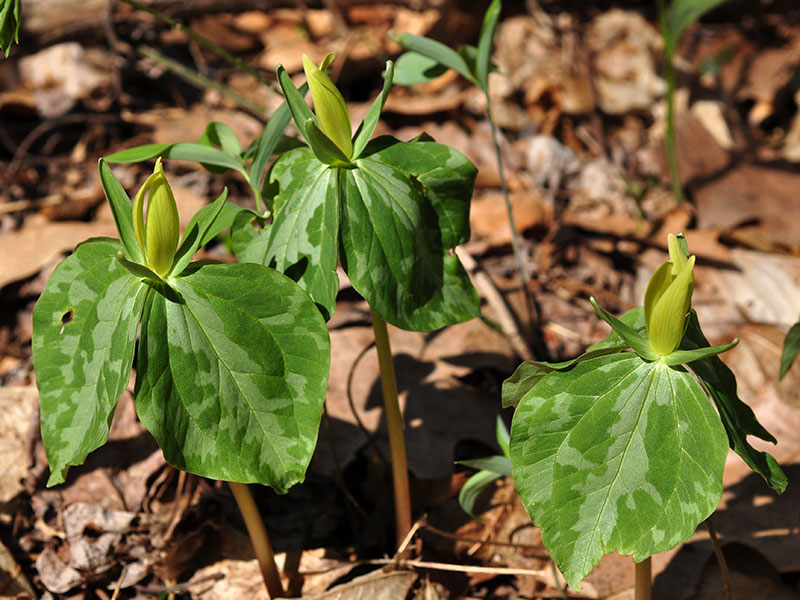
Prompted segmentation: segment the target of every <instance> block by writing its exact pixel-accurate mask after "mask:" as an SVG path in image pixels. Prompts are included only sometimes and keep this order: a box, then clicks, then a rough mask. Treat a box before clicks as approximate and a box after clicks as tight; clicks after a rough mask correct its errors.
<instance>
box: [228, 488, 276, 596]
mask: <svg viewBox="0 0 800 600" xmlns="http://www.w3.org/2000/svg"><path fill="white" fill-rule="evenodd" d="M228 485H230V486H231V491H232V492H233V497H234V498H235V499H236V504H238V505H239V511H240V512H241V513H242V517H243V518H244V524H245V526H246V527H247V533H248V534H249V535H250V541H251V542H252V544H253V550H254V551H255V553H256V558H257V559H258V566H259V567H260V568H261V576H262V577H263V578H264V583H265V584H266V586H267V592H269V597H270V598H283V597H285V596H286V593H285V592H284V590H283V584H282V583H281V576H280V573H279V572H278V566H277V565H276V564H275V553H274V552H273V551H272V544H270V543H269V536H268V535H267V529H266V527H264V520H263V519H262V518H261V514H260V513H259V512H258V507H257V506H256V502H255V500H253V494H252V493H251V492H250V488H249V487H247V485H246V484H244V483H236V482H235V481H229V482H228Z"/></svg>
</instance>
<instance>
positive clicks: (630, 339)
mask: <svg viewBox="0 0 800 600" xmlns="http://www.w3.org/2000/svg"><path fill="white" fill-rule="evenodd" d="M589 301H590V302H591V303H592V306H594V310H595V312H596V313H597V316H599V317H600V318H601V319H603V321H605V322H606V323H608V324H609V325H610V326H611V329H613V330H614V332H615V333H616V334H617V335H618V336H619V337H620V338H621V339H623V340H624V341H625V343H626V344H628V345H629V346H630V347H631V348H632V349H633V351H634V352H636V354H638V355H639V356H641V357H642V358H643V359H645V360H656V359H657V358H659V355H658V354H657V353H656V351H655V350H653V348H652V346H650V340H648V339H647V338H646V337H645V336H643V335H640V334H639V333H637V332H636V331H635V330H634V329H633V328H631V327H630V326H628V325H626V324H625V323H624V322H623V321H620V320H619V319H617V318H616V317H615V316H614V315H611V314H609V313H607V312H606V311H604V310H603V309H602V308H600V307H599V306H598V305H597V302H595V299H594V298H589Z"/></svg>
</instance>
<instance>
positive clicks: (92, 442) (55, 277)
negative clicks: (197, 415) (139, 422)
mask: <svg viewBox="0 0 800 600" xmlns="http://www.w3.org/2000/svg"><path fill="white" fill-rule="evenodd" d="M121 250H122V245H121V244H120V242H119V240H113V239H105V238H96V239H92V240H88V241H86V242H83V243H82V244H79V245H78V247H77V248H75V251H74V252H73V253H72V254H70V255H69V256H68V257H67V258H65V259H64V260H63V261H62V262H61V263H60V264H59V265H58V266H57V267H56V269H55V271H53V274H52V275H51V276H50V279H49V280H48V282H47V285H46V286H45V289H44V291H43V292H42V294H41V296H40V298H39V300H38V302H37V303H36V306H35V308H34V310H33V343H32V346H33V363H34V367H35V369H36V385H37V386H38V388H39V404H40V410H41V428H42V440H43V441H44V446H45V452H46V453H47V460H48V462H49V463H50V478H49V480H48V482H47V485H48V486H52V485H56V484H59V483H63V482H64V480H65V478H66V475H67V470H68V468H69V467H70V466H75V465H80V464H82V463H83V461H84V460H85V459H86V455H87V454H88V453H89V452H91V451H92V450H94V449H96V448H99V447H100V446H102V445H103V444H105V442H106V440H107V439H108V430H109V425H110V423H111V419H112V417H113V416H114V409H115V407H116V405H117V400H118V399H119V397H120V395H121V394H122V392H123V391H125V388H126V387H127V385H128V381H129V379H130V371H131V364H132V363H133V355H134V349H135V347H136V332H137V329H138V326H139V318H140V316H141V312H142V306H143V304H144V301H145V296H146V295H147V290H148V287H147V286H146V285H143V284H142V283H141V282H140V281H139V279H138V278H136V277H134V276H133V275H131V274H130V273H129V272H128V271H127V270H125V268H124V267H123V266H122V265H121V264H120V263H119V262H118V261H117V260H116V258H115V255H116V254H117V253H118V252H121Z"/></svg>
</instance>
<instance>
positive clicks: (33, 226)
mask: <svg viewBox="0 0 800 600" xmlns="http://www.w3.org/2000/svg"><path fill="white" fill-rule="evenodd" d="M115 234H116V229H115V227H114V225H113V224H109V223H69V222H67V223H51V222H49V221H47V220H46V219H44V218H42V217H39V216H38V215H34V216H32V217H31V218H30V219H28V220H27V221H26V222H25V224H24V226H23V227H22V228H21V229H19V230H17V231H9V232H6V233H3V235H2V236H0V256H3V257H6V258H5V260H3V261H0V288H2V287H4V286H6V285H8V284H9V283H11V282H13V281H19V280H20V279H24V278H26V277H30V276H31V275H34V274H36V273H38V272H39V270H40V269H41V268H42V267H44V266H45V265H47V264H49V263H51V262H52V261H53V260H55V259H56V258H58V257H59V255H60V254H61V253H62V252H65V251H67V250H72V249H73V248H74V247H75V246H77V245H78V244H79V243H80V242H82V241H84V240H86V239H88V238H90V237H101V236H114V235H115Z"/></svg>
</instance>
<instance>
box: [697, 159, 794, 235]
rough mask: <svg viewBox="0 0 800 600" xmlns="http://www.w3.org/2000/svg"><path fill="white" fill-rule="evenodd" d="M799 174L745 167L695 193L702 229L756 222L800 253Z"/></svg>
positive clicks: (729, 228) (768, 233)
mask: <svg viewBox="0 0 800 600" xmlns="http://www.w3.org/2000/svg"><path fill="white" fill-rule="evenodd" d="M798 189H800V174H797V173H792V172H789V171H783V170H778V169H771V168H767V167H761V166H755V165H747V164H745V165H742V166H740V167H737V168H735V169H733V170H731V171H729V172H727V173H725V174H724V175H722V176H721V177H719V178H718V179H716V180H714V181H712V182H710V183H708V184H707V185H704V186H703V187H701V188H700V189H698V190H697V191H696V192H695V193H694V200H695V205H696V206H697V226H698V228H699V229H715V228H716V229H721V230H724V231H729V230H732V229H735V228H736V227H738V226H740V225H742V224H745V223H749V222H751V221H755V222H757V223H758V229H759V230H761V231H762V232H763V234H764V236H766V238H767V239H768V240H770V241H771V242H772V243H773V244H775V245H780V246H784V247H787V248H790V249H792V250H794V251H800V228H798V227H797V224H796V222H795V220H794V219H792V218H787V215H796V214H800V195H799V194H798V193H797V190H798Z"/></svg>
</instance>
